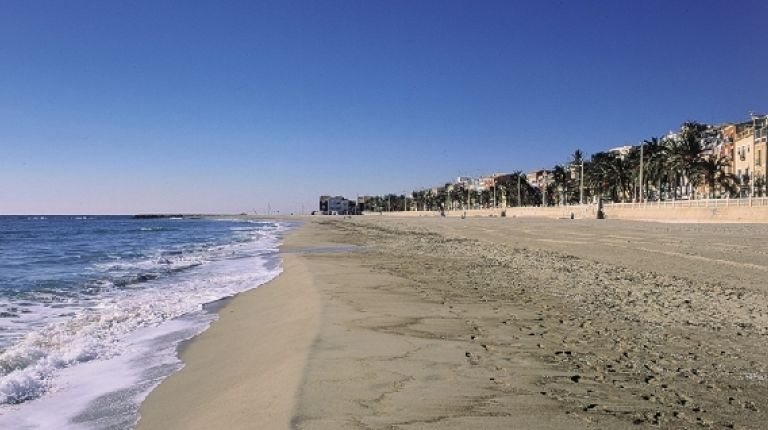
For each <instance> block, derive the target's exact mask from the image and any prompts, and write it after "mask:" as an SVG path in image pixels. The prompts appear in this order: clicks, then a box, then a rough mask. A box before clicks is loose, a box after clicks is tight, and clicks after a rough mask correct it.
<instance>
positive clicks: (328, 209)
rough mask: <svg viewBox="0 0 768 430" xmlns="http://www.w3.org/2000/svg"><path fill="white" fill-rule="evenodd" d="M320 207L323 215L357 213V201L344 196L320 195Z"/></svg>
mask: <svg viewBox="0 0 768 430" xmlns="http://www.w3.org/2000/svg"><path fill="white" fill-rule="evenodd" d="M319 208H320V213H322V214H323V215H352V214H355V213H357V202H355V201H352V200H349V199H346V198H344V197H342V196H333V197H331V196H320V207H319Z"/></svg>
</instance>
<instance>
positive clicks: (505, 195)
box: [367, 122, 765, 211]
mask: <svg viewBox="0 0 768 430" xmlns="http://www.w3.org/2000/svg"><path fill="white" fill-rule="evenodd" d="M718 139H719V135H718V132H717V131H716V130H715V129H714V128H712V127H710V126H707V125H705V124H701V123H698V122H686V123H684V124H683V125H682V127H681V131H680V133H678V134H676V135H672V136H667V137H663V138H657V137H653V138H650V139H647V140H645V141H644V142H643V144H642V145H641V146H639V147H631V148H629V149H627V150H625V151H604V152H598V153H595V154H593V155H592V156H591V157H590V159H589V160H586V159H584V154H583V153H582V152H581V151H580V150H576V151H575V152H574V153H573V154H572V156H571V159H570V160H569V162H567V163H564V164H558V165H556V166H554V167H553V168H552V169H551V170H549V171H547V172H545V173H544V175H543V176H542V177H541V178H539V179H538V180H537V182H538V183H537V184H531V183H529V181H528V177H527V176H526V175H525V174H524V173H523V172H521V171H517V172H514V173H511V174H509V175H504V176H502V177H499V178H497V179H496V180H495V181H494V183H493V185H492V186H491V187H488V188H487V189H484V190H476V189H475V188H474V187H472V186H470V185H469V184H463V183H455V184H446V185H445V186H444V187H440V188H437V189H426V190H419V191H414V192H413V193H412V195H411V196H406V195H403V194H401V195H395V194H389V195H386V196H377V197H373V198H371V199H370V200H369V203H368V204H367V206H368V208H369V210H393V211H394V210H440V209H446V210H448V209H468V208H482V207H492V206H496V207H500V206H507V207H514V206H538V205H546V206H549V205H562V204H577V203H580V202H585V203H586V202H594V201H596V200H597V199H603V200H606V201H613V202H636V201H648V200H676V199H694V198H700V197H708V198H720V197H739V196H741V195H742V194H743V192H744V185H745V184H750V186H751V187H753V188H754V189H755V191H756V195H759V196H762V189H763V188H764V185H765V184H764V180H762V179H760V178H756V179H755V180H754V181H752V182H750V181H751V178H748V177H746V176H742V177H737V176H735V175H733V174H732V173H730V172H729V171H728V166H729V163H730V160H729V158H728V157H726V156H721V155H719V154H717V153H715V152H714V151H713V150H712V149H711V148H713V147H714V145H715V144H716V142H717V140H718ZM761 180H762V182H761Z"/></svg>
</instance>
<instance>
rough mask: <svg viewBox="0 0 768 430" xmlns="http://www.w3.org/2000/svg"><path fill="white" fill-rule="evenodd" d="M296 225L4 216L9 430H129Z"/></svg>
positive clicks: (1, 302)
mask: <svg viewBox="0 0 768 430" xmlns="http://www.w3.org/2000/svg"><path fill="white" fill-rule="evenodd" d="M292 227H293V226H292V225H290V224H289V223H283V222H271V221H254V220H233V219H222V220H216V219H190V218H161V219H135V218H133V217H129V216H0V429H6V428H7V429H19V430H22V429H126V428H131V427H133V426H135V424H136V422H137V421H138V407H139V405H140V403H141V402H142V400H143V399H144V398H145V397H146V396H147V394H149V392H150V391H151V390H152V389H153V388H154V387H156V386H157V385H158V384H159V383H160V382H161V381H162V380H163V379H164V378H166V377H167V376H168V375H170V374H172V373H174V372H176V371H178V370H179V369H181V368H182V366H183V363H182V362H181V361H180V359H179V348H180V345H182V344H183V342H184V341H185V340H188V339H190V338H192V337H194V336H195V335H197V334H199V333H201V332H202V331H204V330H205V329H206V328H207V327H208V326H209V325H210V324H211V323H212V322H213V321H214V320H215V319H216V317H217V316H216V313H215V312H214V310H215V308H216V306H217V304H220V303H222V299H226V298H228V297H231V296H233V295H235V294H237V293H240V292H242V291H245V290H249V289H252V288H256V287H258V286H260V285H262V284H264V283H266V282H267V281H269V280H270V279H272V278H274V277H275V276H277V275H278V274H279V273H280V271H281V264H280V259H279V256H278V245H279V244H280V241H281V237H282V235H283V234H284V232H285V231H287V230H289V229H290V228H292Z"/></svg>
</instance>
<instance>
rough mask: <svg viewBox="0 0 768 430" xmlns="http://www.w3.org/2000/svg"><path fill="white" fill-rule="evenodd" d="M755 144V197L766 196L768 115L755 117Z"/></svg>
mask: <svg viewBox="0 0 768 430" xmlns="http://www.w3.org/2000/svg"><path fill="white" fill-rule="evenodd" d="M752 123H753V126H754V130H755V132H754V144H753V147H752V157H753V163H754V164H753V165H754V167H753V169H752V171H753V172H754V175H753V176H754V182H753V184H752V187H753V192H754V195H755V196H761V197H762V196H765V195H766V175H765V174H766V167H768V166H766V164H768V159H767V158H766V157H768V151H766V137H768V115H762V116H761V115H753V116H752Z"/></svg>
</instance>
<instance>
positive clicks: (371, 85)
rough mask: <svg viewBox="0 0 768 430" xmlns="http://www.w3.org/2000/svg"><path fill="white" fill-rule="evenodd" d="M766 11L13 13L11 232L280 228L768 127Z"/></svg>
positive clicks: (1, 140) (95, 8) (274, 7)
mask: <svg viewBox="0 0 768 430" xmlns="http://www.w3.org/2000/svg"><path fill="white" fill-rule="evenodd" d="M767 19H768V3H765V2H760V1H754V2H747V1H745V2H726V1H721V2H714V1H696V2H694V1H690V2H685V1H678V2H666V1H645V2H617V1H601V2H569V1H562V2H546V1H535V2H534V1H530V2H522V1H519V2H518V1H503V2H490V1H479V2H478V1H463V2H455V1H441V2H431V1H307V2H296V1H274V2H256V1H243V2H235V1H210V2H193V1H188V2H178V1H131V2H128V1H124V2H118V1H109V2H104V1H91V2H82V1H67V2H61V1H49V2H46V1H8V0H6V1H3V2H1V3H0V213H135V212H240V211H253V210H258V211H259V212H263V211H264V210H266V206H267V204H271V206H272V208H274V209H280V210H281V212H283V213H285V212H294V211H298V210H300V208H301V206H302V205H304V207H305V209H306V210H310V209H314V208H315V206H316V205H317V196H318V195H320V194H326V193H327V194H344V195H347V196H352V197H354V196H355V195H357V194H375V193H385V192H402V191H404V190H411V189H414V188H416V187H421V186H427V185H429V186H431V185H437V184H439V183H442V182H445V181H448V180H450V179H451V178H453V177H455V176H457V175H459V174H462V175H478V174H483V173H490V172H506V171H514V170H518V169H520V170H529V169H534V168H539V167H546V166H551V165H553V164H555V163H559V162H565V161H567V160H568V158H569V154H571V153H572V152H573V150H575V149H577V148H580V149H582V150H583V151H585V152H586V153H592V152H596V151H599V150H604V149H607V148H609V147H613V146H618V145H623V144H629V143H636V142H639V141H641V140H642V139H644V138H649V137H651V136H657V135H660V134H662V133H664V132H666V131H668V130H670V129H674V128H676V127H678V126H679V124H680V123H682V122H683V121H686V120H698V121H704V122H714V123H719V122H726V121H740V120H745V119H746V118H747V117H748V115H747V114H748V112H749V111H756V112H766V111H768V85H766V82H765V76H766V72H765V71H766V70H767V69H768V67H767V66H768V56H767V55H766V54H765V52H766V49H765V47H766V41H768V36H766V22H768V21H767Z"/></svg>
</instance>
